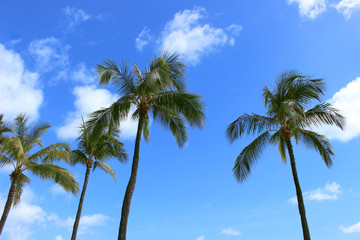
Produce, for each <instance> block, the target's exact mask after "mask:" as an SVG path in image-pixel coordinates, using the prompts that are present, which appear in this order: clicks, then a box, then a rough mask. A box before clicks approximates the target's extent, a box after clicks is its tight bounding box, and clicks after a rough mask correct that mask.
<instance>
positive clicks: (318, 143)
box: [226, 71, 345, 181]
mask: <svg viewBox="0 0 360 240" xmlns="http://www.w3.org/2000/svg"><path fill="white" fill-rule="evenodd" d="M323 94H324V83H323V80H322V79H312V78H310V77H309V76H304V75H301V74H299V73H298V72H295V71H286V72H284V73H282V74H280V75H279V77H278V78H277V79H276V85H275V88H274V90H272V91H270V90H269V89H268V88H267V87H264V89H263V98H264V104H265V108H266V113H267V116H260V115H257V114H250V115H249V114H243V115H241V116H240V117H239V118H238V119H236V120H235V121H234V122H232V123H231V124H230V125H229V126H228V128H227V130H226V135H227V138H228V139H229V141H230V142H233V141H234V140H236V139H237V138H240V137H241V136H243V135H244V134H246V135H249V134H260V135H259V136H258V137H257V138H256V139H255V140H254V141H253V142H251V143H250V144H249V145H248V146H247V147H245V148H244V149H243V150H242V151H241V153H240V154H239V156H238V157H237V159H236V162H235V166H234V174H235V176H236V178H237V180H238V181H244V180H245V179H246V178H247V176H248V175H249V173H250V169H251V166H252V165H253V164H254V163H255V162H256V161H257V160H258V158H259V157H260V156H261V154H262V152H263V151H264V149H265V147H266V146H267V145H269V144H270V145H275V146H277V147H278V149H279V153H280V156H281V158H282V160H283V161H285V162H286V151H287V146H286V142H285V137H286V136H288V137H294V138H295V140H296V142H299V141H300V142H302V143H303V144H305V146H307V147H308V148H310V149H314V150H316V151H317V152H318V153H319V154H320V156H321V157H322V159H323V160H324V162H325V164H326V165H327V166H331V165H332V157H333V155H334V154H333V152H332V151H331V145H330V143H329V142H328V140H327V139H326V137H325V136H322V135H320V134H318V133H316V132H313V131H312V130H310V129H312V128H314V127H318V126H320V125H321V124H327V125H335V126H338V127H340V128H341V129H342V128H343V126H344V124H345V120H344V117H343V116H342V115H341V114H339V112H338V111H337V110H336V109H335V108H333V107H332V106H331V104H329V103H319V104H318V105H316V106H315V107H313V108H311V109H309V110H306V108H307V107H308V106H309V105H310V103H311V102H312V101H313V100H316V101H319V100H320V97H321V96H322V95H323Z"/></svg>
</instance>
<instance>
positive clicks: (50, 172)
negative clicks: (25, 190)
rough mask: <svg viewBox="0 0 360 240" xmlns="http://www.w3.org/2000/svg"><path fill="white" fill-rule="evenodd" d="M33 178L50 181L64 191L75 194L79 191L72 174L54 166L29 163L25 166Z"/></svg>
mask: <svg viewBox="0 0 360 240" xmlns="http://www.w3.org/2000/svg"><path fill="white" fill-rule="evenodd" d="M26 167H27V168H28V169H29V170H30V171H31V172H32V173H33V174H34V175H35V176H38V177H40V178H42V179H44V180H52V181H54V182H56V183H58V184H59V185H60V186H62V187H63V188H64V190H65V191H68V192H72V193H73V194H76V193H77V192H78V191H79V183H78V182H77V181H76V180H75V178H74V177H73V174H72V173H70V172H68V171H67V170H66V169H65V168H62V167H60V166H58V165H55V164H37V163H34V162H29V163H28V164H27V166H26Z"/></svg>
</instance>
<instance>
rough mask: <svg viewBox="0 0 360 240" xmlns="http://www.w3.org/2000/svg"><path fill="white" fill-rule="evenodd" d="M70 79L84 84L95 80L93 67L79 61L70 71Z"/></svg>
mask: <svg viewBox="0 0 360 240" xmlns="http://www.w3.org/2000/svg"><path fill="white" fill-rule="evenodd" d="M70 79H71V80H73V81H75V82H79V83H84V84H91V83H94V82H96V74H95V72H94V70H93V69H88V68H87V67H86V64H85V63H83V62H81V63H79V64H78V65H77V66H76V67H75V69H74V70H73V71H72V72H71V73H70Z"/></svg>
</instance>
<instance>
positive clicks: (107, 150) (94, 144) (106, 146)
mask: <svg viewBox="0 0 360 240" xmlns="http://www.w3.org/2000/svg"><path fill="white" fill-rule="evenodd" d="M118 137H119V135H118V131H117V130H115V131H112V132H108V131H98V132H89V131H88V130H87V128H86V124H85V122H84V120H83V121H82V125H81V127H80V136H79V138H78V141H79V144H78V149H77V150H74V151H72V155H71V159H70V162H71V163H72V164H78V163H79V164H82V165H84V166H85V167H86V173H85V180H84V186H83V189H82V192H81V196H80V201H79V207H78V211H77V214H76V218H75V222H74V227H73V232H72V236H71V240H75V239H76V234H77V230H78V227H79V222H80V216H81V211H82V206H83V203H84V198H85V192H86V188H87V185H88V181H89V176H90V171H91V169H93V171H94V170H95V169H96V168H101V169H102V170H104V171H105V172H106V173H108V174H110V176H111V177H113V178H114V179H115V180H116V177H115V171H114V170H113V169H112V168H111V167H110V166H109V165H108V164H107V163H106V162H105V161H107V160H109V159H111V158H115V159H117V160H119V161H120V162H123V161H125V160H126V159H127V155H126V153H125V150H124V148H123V144H122V143H121V142H120V141H119V140H117V138H118Z"/></svg>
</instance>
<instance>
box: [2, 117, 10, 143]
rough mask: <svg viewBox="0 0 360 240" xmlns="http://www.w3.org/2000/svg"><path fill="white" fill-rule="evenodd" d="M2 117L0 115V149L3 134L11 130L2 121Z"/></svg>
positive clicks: (7, 124)
mask: <svg viewBox="0 0 360 240" xmlns="http://www.w3.org/2000/svg"><path fill="white" fill-rule="evenodd" d="M3 118H4V115H3V114H0V148H1V147H2V146H1V144H2V142H3V139H4V135H3V134H4V133H9V132H11V128H10V126H9V123H7V122H4V121H3Z"/></svg>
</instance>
